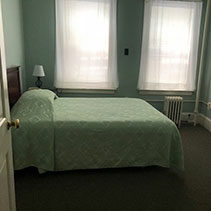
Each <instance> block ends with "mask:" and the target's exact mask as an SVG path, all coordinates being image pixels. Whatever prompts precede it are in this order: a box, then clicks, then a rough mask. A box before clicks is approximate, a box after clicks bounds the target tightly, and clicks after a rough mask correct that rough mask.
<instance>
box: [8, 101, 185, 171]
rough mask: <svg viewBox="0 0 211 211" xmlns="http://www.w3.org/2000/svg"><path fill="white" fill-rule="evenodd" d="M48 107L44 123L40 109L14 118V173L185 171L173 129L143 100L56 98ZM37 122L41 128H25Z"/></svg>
mask: <svg viewBox="0 0 211 211" xmlns="http://www.w3.org/2000/svg"><path fill="white" fill-rule="evenodd" d="M52 105H53V106H52V107H50V109H49V116H51V117H49V119H48V120H47V122H46V119H45V117H47V118H48V115H41V118H39V117H38V116H40V113H39V112H41V110H42V109H40V111H38V110H37V109H35V110H34V111H30V113H29V112H28V111H26V110H25V111H23V112H22V113H20V112H18V111H17V112H16V113H15V111H13V112H12V115H13V118H16V117H19V119H20V122H21V128H22V130H19V132H16V131H18V130H15V131H13V151H14V164H15V169H21V168H24V167H27V166H36V167H37V168H41V169H44V170H56V171H58V170H71V169H87V168H113V167H131V166H151V165H158V166H163V167H172V168H177V169H180V170H182V169H183V153H182V145H181V139H180V135H179V132H178V130H177V127H176V126H175V124H174V123H173V122H172V121H171V120H169V119H168V118H167V117H166V116H164V115H163V114H161V113H160V112H159V111H157V110H156V109H154V108H153V107H152V106H151V105H149V104H148V103H146V102H145V101H143V100H140V99H135V98H57V99H55V100H53V101H52ZM32 108H33V105H32ZM14 110H16V109H14ZM32 110H33V109H32ZM50 112H51V113H50ZM35 117H37V118H38V119H37V120H38V121H39V122H38V121H37V123H36V124H35V123H33V121H30V122H29V119H34V118H35ZM51 118H53V120H52V119H51ZM46 123H47V124H46ZM52 123H53V125H52ZM21 128H20V129H21Z"/></svg>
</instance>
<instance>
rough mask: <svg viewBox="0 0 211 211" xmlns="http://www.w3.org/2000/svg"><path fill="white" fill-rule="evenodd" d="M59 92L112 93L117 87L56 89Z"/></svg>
mask: <svg viewBox="0 0 211 211" xmlns="http://www.w3.org/2000/svg"><path fill="white" fill-rule="evenodd" d="M56 90H57V92H58V93H59V94H62V93H69V94H71V93H72V94H114V93H115V92H116V91H117V89H56Z"/></svg>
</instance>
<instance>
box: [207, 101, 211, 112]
mask: <svg viewBox="0 0 211 211" xmlns="http://www.w3.org/2000/svg"><path fill="white" fill-rule="evenodd" d="M207 108H208V110H211V102H208V103H207Z"/></svg>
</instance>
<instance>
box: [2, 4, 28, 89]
mask: <svg viewBox="0 0 211 211" xmlns="http://www.w3.org/2000/svg"><path fill="white" fill-rule="evenodd" d="M1 2H2V15H3V28H4V40H5V51H6V65H7V67H11V66H21V74H22V84H23V90H25V58H24V38H23V19H22V1H21V0H1Z"/></svg>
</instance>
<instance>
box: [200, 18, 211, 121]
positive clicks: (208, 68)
mask: <svg viewBox="0 0 211 211" xmlns="http://www.w3.org/2000/svg"><path fill="white" fill-rule="evenodd" d="M210 19H211V15H210ZM208 31H209V33H208V37H207V49H206V59H205V64H204V72H203V78H202V86H201V100H202V101H204V102H211V21H210V22H209V29H208ZM200 112H201V113H203V114H204V115H206V116H207V117H209V118H211V111H210V110H208V109H207V106H206V105H205V104H203V103H201V104H200Z"/></svg>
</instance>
